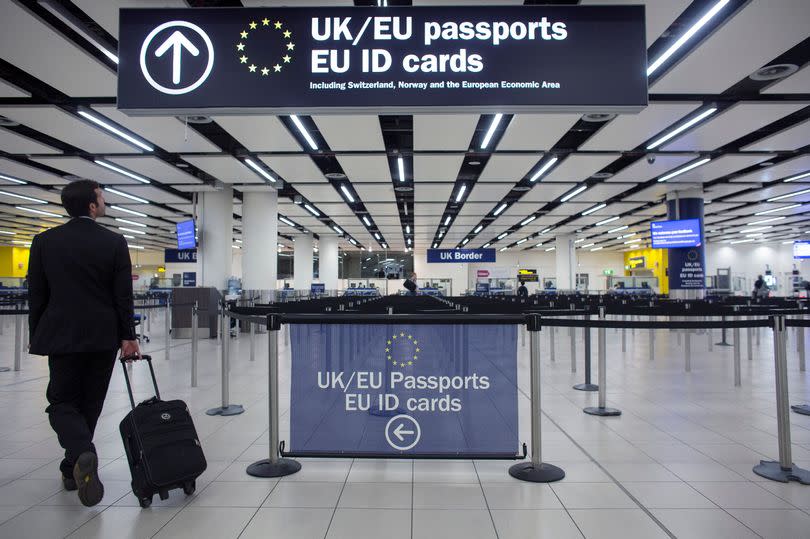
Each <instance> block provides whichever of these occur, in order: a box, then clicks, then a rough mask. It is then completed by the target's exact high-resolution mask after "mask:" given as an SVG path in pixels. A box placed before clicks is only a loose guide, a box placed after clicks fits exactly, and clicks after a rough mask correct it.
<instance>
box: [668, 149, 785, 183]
mask: <svg viewBox="0 0 810 539" xmlns="http://www.w3.org/2000/svg"><path fill="white" fill-rule="evenodd" d="M772 157H773V156H772V155H724V156H723V157H720V158H718V159H713V160H712V161H710V162H709V163H707V164H705V165H701V166H699V167H697V168H694V169H692V170H690V171H688V172H686V173H684V174H681V175H679V176H677V177H674V178H672V179H670V180H667V182H707V181H710V180H715V179H717V178H720V177H722V176H725V175H727V174H731V173H732V172H736V171H738V170H741V169H744V168H746V167H750V166H751V165H755V164H756V163H760V162H762V161H767V160H768V159H770V158H772ZM679 168H682V167H679ZM671 172H675V170H672V171H671Z"/></svg>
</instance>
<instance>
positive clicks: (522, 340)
mask: <svg viewBox="0 0 810 539" xmlns="http://www.w3.org/2000/svg"><path fill="white" fill-rule="evenodd" d="M520 346H521V347H522V348H526V330H525V329H523V328H522V327H521V329H520Z"/></svg>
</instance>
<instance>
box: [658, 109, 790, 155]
mask: <svg viewBox="0 0 810 539" xmlns="http://www.w3.org/2000/svg"><path fill="white" fill-rule="evenodd" d="M805 106H806V105H804V104H787V103H785V104H783V103H742V104H738V105H734V106H733V107H731V108H729V109H726V110H725V111H724V112H723V113H721V114H720V115H719V116H713V117H710V118H711V119H709V120H706V121H705V122H703V123H701V124H700V126H699V127H697V128H696V129H693V130H692V131H690V132H688V133H687V134H685V135H683V136H682V137H679V138H677V139H675V140H674V141H673V142H670V143H668V144H666V145H664V146H663V147H662V149H664V150H675V151H683V150H690V151H694V150H704V151H710V150H714V149H716V148H719V147H721V146H724V145H726V144H728V143H729V142H731V141H733V140H736V139H738V138H740V137H741V136H743V135H746V134H748V133H750V132H751V131H755V130H757V129H759V128H761V127H763V126H765V125H768V124H769V123H772V122H775V121H776V120H778V119H780V118H782V117H784V116H787V115H788V114H791V113H793V112H796V111H797V110H799V109H802V108H804V107H805Z"/></svg>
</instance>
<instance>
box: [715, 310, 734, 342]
mask: <svg viewBox="0 0 810 539" xmlns="http://www.w3.org/2000/svg"><path fill="white" fill-rule="evenodd" d="M720 319H721V320H722V321H723V322H725V321H726V317H725V316H722V317H720ZM720 335H721V336H722V339H721V340H720V342H719V343H717V346H732V345H730V344H729V343H728V342H726V328H725V327H723V329H722V330H721V332H720Z"/></svg>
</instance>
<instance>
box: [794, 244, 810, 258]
mask: <svg viewBox="0 0 810 539" xmlns="http://www.w3.org/2000/svg"><path fill="white" fill-rule="evenodd" d="M793 258H810V241H794V242H793Z"/></svg>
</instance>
